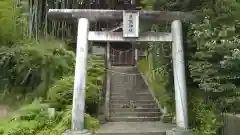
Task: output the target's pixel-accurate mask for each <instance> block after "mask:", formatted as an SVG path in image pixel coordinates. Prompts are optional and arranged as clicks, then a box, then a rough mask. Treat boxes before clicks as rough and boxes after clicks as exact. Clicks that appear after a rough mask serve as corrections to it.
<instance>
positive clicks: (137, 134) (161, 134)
mask: <svg viewBox="0 0 240 135" xmlns="http://www.w3.org/2000/svg"><path fill="white" fill-rule="evenodd" d="M96 135H166V132H165V131H163V132H133V133H128V132H126V133H124V132H122V133H97V134H96Z"/></svg>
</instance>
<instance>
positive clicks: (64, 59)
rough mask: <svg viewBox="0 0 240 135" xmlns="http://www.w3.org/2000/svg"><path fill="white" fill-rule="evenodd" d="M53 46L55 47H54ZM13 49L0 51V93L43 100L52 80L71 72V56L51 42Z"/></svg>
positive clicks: (6, 48)
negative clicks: (23, 95)
mask: <svg viewBox="0 0 240 135" xmlns="http://www.w3.org/2000/svg"><path fill="white" fill-rule="evenodd" d="M54 44H58V46H57V45H54ZM51 45H52V47H48V44H45V42H40V43H36V42H33V43H31V42H30V43H29V44H20V45H15V46H13V47H11V48H9V47H1V48H0V69H1V71H3V72H1V73H0V76H1V78H2V79H3V80H2V81H1V85H0V86H1V89H2V90H3V89H8V90H10V92H12V90H14V92H17V93H22V94H26V93H29V92H33V90H35V91H34V92H36V94H37V95H38V96H44V95H45V90H46V89H48V87H49V86H50V85H51V84H52V82H53V80H54V79H55V78H56V79H57V78H59V77H61V76H63V75H66V74H69V73H71V72H73V69H74V54H73V53H72V52H70V51H67V50H66V49H64V46H60V45H61V44H59V42H54V41H53V42H52V44H51Z"/></svg>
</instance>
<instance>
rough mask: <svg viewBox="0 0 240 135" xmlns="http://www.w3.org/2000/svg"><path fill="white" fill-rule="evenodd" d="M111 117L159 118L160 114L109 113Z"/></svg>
mask: <svg viewBox="0 0 240 135" xmlns="http://www.w3.org/2000/svg"><path fill="white" fill-rule="evenodd" d="M110 116H111V117H125V116H129V117H159V116H161V113H160V112H112V113H110Z"/></svg>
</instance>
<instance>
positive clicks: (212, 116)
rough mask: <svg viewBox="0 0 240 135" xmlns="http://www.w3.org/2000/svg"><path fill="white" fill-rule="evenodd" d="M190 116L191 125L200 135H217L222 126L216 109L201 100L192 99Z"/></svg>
mask: <svg viewBox="0 0 240 135" xmlns="http://www.w3.org/2000/svg"><path fill="white" fill-rule="evenodd" d="M189 115H190V119H191V120H192V122H191V125H193V128H195V129H196V132H198V134H199V135H216V134H217V133H218V131H219V128H220V127H221V126H222V125H221V123H220V122H219V121H218V116H217V115H216V109H215V107H214V105H213V104H211V103H208V104H206V103H204V101H203V100H202V99H201V98H197V97H191V100H190V107H189Z"/></svg>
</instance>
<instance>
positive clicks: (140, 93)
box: [111, 90, 151, 96]
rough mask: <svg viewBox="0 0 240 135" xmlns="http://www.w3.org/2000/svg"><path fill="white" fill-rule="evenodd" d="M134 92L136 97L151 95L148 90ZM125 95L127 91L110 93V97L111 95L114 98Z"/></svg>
mask: <svg viewBox="0 0 240 135" xmlns="http://www.w3.org/2000/svg"><path fill="white" fill-rule="evenodd" d="M129 92H130V91H129ZM131 92H132V91H131ZM135 92H136V93H135V94H136V95H151V93H150V92H149V91H148V90H142V91H135ZM126 93H128V91H111V95H113V96H115V95H116V96H118V95H122V94H126Z"/></svg>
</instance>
